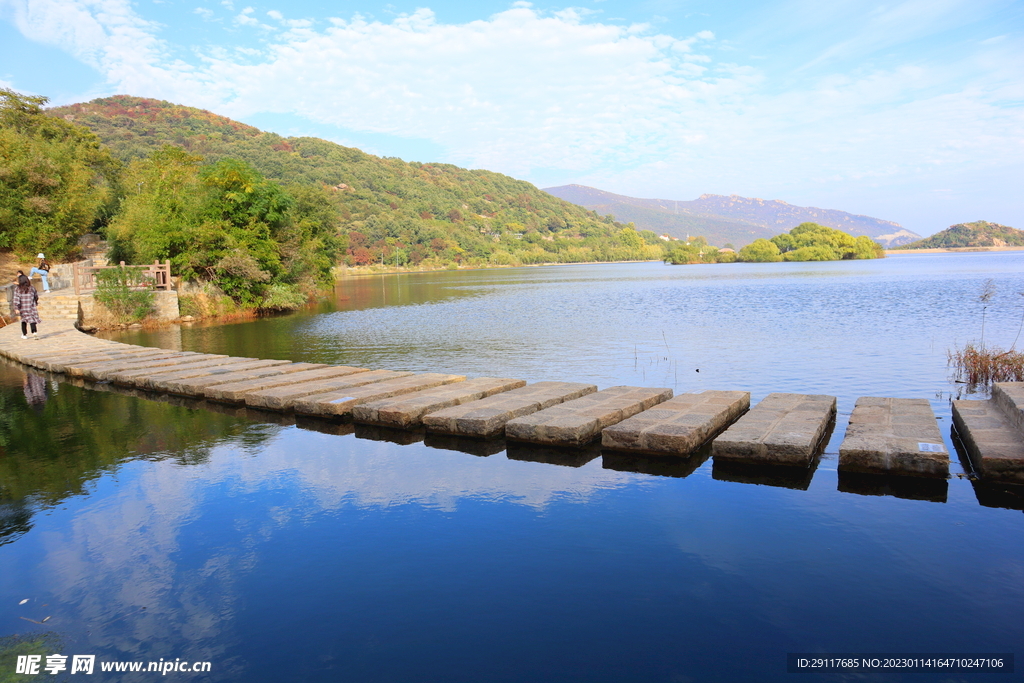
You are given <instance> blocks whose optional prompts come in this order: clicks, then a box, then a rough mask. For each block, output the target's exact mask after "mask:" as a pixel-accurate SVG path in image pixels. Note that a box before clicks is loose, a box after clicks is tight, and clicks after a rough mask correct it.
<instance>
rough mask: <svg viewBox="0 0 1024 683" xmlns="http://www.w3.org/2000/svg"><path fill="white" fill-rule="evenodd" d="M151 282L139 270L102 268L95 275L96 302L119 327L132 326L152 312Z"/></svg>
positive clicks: (150, 279)
mask: <svg viewBox="0 0 1024 683" xmlns="http://www.w3.org/2000/svg"><path fill="white" fill-rule="evenodd" d="M152 284H153V281H152V278H150V277H149V276H148V275H147V274H145V273H144V272H143V271H141V270H140V269H138V268H125V267H120V266H119V267H116V268H104V269H102V270H99V271H97V272H96V294H95V298H96V301H98V302H100V303H101V304H103V306H104V307H105V308H106V309H107V310H108V311H110V312H111V313H112V314H113V315H114V317H115V318H116V319H117V321H118V322H119V323H134V322H138V321H140V320H142V319H143V318H145V317H146V316H147V315H149V314H150V313H152V312H153V299H154V296H153V292H152V290H150V289H149V287H150V286H151V285H152Z"/></svg>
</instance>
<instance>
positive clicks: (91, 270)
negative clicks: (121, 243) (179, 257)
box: [71, 261, 171, 294]
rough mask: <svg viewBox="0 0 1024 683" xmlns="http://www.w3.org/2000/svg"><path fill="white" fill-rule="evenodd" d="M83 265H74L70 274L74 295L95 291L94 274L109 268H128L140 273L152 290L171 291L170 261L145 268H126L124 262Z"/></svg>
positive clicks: (83, 263)
mask: <svg viewBox="0 0 1024 683" xmlns="http://www.w3.org/2000/svg"><path fill="white" fill-rule="evenodd" d="M85 263H86V262H84V261H81V262H79V263H76V264H75V268H74V271H73V272H72V276H71V279H72V284H73V286H74V288H75V294H83V293H85V292H91V291H93V290H95V289H96V273H98V272H99V271H101V270H109V269H110V268H128V269H130V270H139V271H142V274H143V277H145V278H146V280H147V281H149V286H150V287H152V288H153V289H171V262H170V261H165V262H163V263H160V262H159V261H156V262H155V263H153V264H151V265H147V266H126V265H125V263H124V261H121V263H120V264H119V265H116V266H87V265H85Z"/></svg>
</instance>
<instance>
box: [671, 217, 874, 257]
mask: <svg viewBox="0 0 1024 683" xmlns="http://www.w3.org/2000/svg"><path fill="white" fill-rule="evenodd" d="M884 257H885V250H884V249H883V248H882V245H880V244H878V243H877V242H875V241H874V240H872V239H871V238H870V237H867V236H865V235H861V236H859V237H854V236H853V235H851V234H849V233H847V232H843V231H842V230H836V229H835V228H830V227H828V226H825V225H819V224H818V223H801V224H800V225H798V226H796V227H795V228H793V229H792V230H790V231H789V232H784V233H782V234H781V235H776V236H775V237H773V238H771V239H770V240H766V239H757V240H754V241H753V242H751V243H750V244H748V245H747V246H745V247H743V248H742V249H740V250H739V252H736V251H734V250H733V249H731V248H722V249H719V248H718V247H714V246H711V245H709V244H708V243H707V240H705V239H704V238H703V237H696V238H694V239H691V240H689V241H687V242H685V243H682V244H679V245H677V246H675V247H673V248H672V249H671V250H670V251H669V252H668V253H667V254H666V255H665V263H670V264H673V265H683V264H692V263H734V262H736V261H742V262H747V263H773V262H776V261H843V260H848V259H873V258H884Z"/></svg>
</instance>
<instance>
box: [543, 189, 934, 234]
mask: <svg viewBox="0 0 1024 683" xmlns="http://www.w3.org/2000/svg"><path fill="white" fill-rule="evenodd" d="M544 191H545V192H547V193H548V194H552V195H554V196H556V197H558V198H560V199H564V200H566V201H569V202H572V203H573V204H578V205H580V206H583V207H586V208H588V209H591V210H593V211H597V212H598V213H600V214H611V215H612V216H614V217H615V219H616V220H618V221H621V222H624V223H625V222H629V221H631V222H633V223H634V224H635V225H636V227H637V229H639V230H653V231H654V232H656V233H658V234H659V235H660V234H667V235H670V236H672V237H677V238H679V239H685V238H686V236H687V235H691V236H695V235H702V236H703V237H705V238H706V239H707V240H708V242H710V243H711V244H713V245H716V246H722V245H725V244H732V245H733V246H734V247H735V248H737V249H739V248H740V247H742V246H744V245H746V244H750V243H751V242H753V241H754V240H756V239H758V238H759V237H764V238H771V237H774V236H775V235H778V234H779V233H782V232H788V231H789V230H790V229H792V228H794V227H796V226H797V225H799V224H800V223H805V222H813V223H821V224H822V225H827V226H829V227H830V228H837V229H839V230H843V231H844V232H848V233H850V234H852V235H867V236H868V237H871V238H872V239H874V240H875V241H877V242H879V243H880V244H882V246H885V247H894V246H897V245H901V244H907V243H909V242H913V241H914V240H917V239H920V238H921V236H920V235H918V234H917V233H913V232H911V231H909V230H906V229H904V228H903V227H902V226H901V225H900V224H899V223H893V222H892V221H883V220H880V219H878V218H871V217H870V216H858V215H855V214H852V213H846V212H845V211H835V210H832V209H819V208H816V207H804V206H793V205H792V204H787V203H786V202H783V201H779V200H764V199H751V198H748V197H740V196H737V195H730V196H728V197H726V196H724V195H718V194H703V195H701V196H700V197H699V198H698V199H695V200H693V201H676V200H673V199H639V198H637V197H627V196H625V195H621V194H613V193H611V192H605V191H603V190H598V189H595V188H593V187H586V186H585V185H562V186H560V187H548V188H544Z"/></svg>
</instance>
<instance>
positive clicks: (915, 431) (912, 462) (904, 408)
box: [839, 397, 949, 478]
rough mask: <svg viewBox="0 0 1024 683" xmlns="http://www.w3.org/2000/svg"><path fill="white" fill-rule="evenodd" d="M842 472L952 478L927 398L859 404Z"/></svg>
mask: <svg viewBox="0 0 1024 683" xmlns="http://www.w3.org/2000/svg"><path fill="white" fill-rule="evenodd" d="M839 469H840V470H846V471H849V472H866V473H875V474H897V475H911V476H928V477H942V478H945V477H946V476H948V475H949V453H947V452H946V447H945V445H943V442H942V434H941V433H940V432H939V426H938V423H937V422H936V421H935V414H934V413H933V412H932V408H931V404H930V403H928V400H927V399H923V398H880V397H862V398H859V399H857V404H856V405H855V406H854V408H853V413H852V414H851V415H850V425H849V427H847V429H846V438H845V439H843V443H842V445H841V446H840V447H839Z"/></svg>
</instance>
